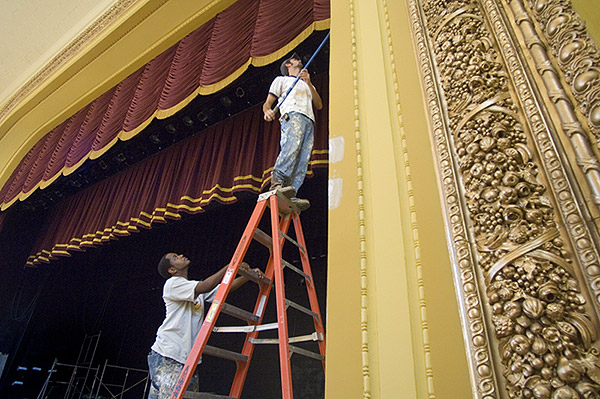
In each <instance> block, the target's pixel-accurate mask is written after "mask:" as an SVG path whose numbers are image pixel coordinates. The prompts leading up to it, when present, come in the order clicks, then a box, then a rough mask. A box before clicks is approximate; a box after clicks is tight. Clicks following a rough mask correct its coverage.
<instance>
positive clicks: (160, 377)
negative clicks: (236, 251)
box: [148, 253, 263, 399]
mask: <svg viewBox="0 0 600 399" xmlns="http://www.w3.org/2000/svg"><path fill="white" fill-rule="evenodd" d="M189 266H190V260H189V259H188V258H186V257H185V256H183V255H177V254H174V253H168V254H166V255H164V256H163V257H162V259H161V260H160V262H159V263H158V273H159V274H160V275H161V276H162V277H164V278H165V279H167V281H166V282H165V285H164V288H163V299H164V301H165V307H166V311H167V314H166V316H165V320H164V321H163V323H162V325H161V326H160V327H159V329H158V332H157V333H156V341H155V342H154V345H152V350H151V351H150V354H149V355H148V368H149V371H150V379H151V384H150V393H149V395H148V399H167V398H169V396H171V393H172V392H173V388H174V386H175V382H176V381H177V377H179V374H180V373H181V370H182V369H183V365H184V364H185V362H186V360H187V357H188V355H189V353H190V350H191V349H192V345H194V340H195V339H196V336H197V335H198V331H200V327H201V326H202V322H203V320H204V302H205V301H207V302H212V301H213V299H214V298H215V295H216V293H217V290H218V288H219V283H220V282H221V280H222V279H223V276H224V275H225V272H226V271H227V267H228V266H229V265H226V266H225V267H223V268H222V269H221V270H219V271H218V272H216V273H215V274H213V275H212V276H210V277H208V278H206V279H205V280H202V281H194V280H188V269H189ZM240 269H244V270H248V269H249V266H248V264H247V263H245V262H243V263H242V264H240ZM254 271H255V272H256V273H257V274H258V277H259V278H262V277H263V274H262V272H261V271H260V269H258V268H256V269H254ZM247 281H248V279H247V278H246V277H237V278H236V279H235V280H234V281H233V282H232V283H231V291H234V290H236V289H238V288H239V287H241V286H242V285H243V284H245V283H246V282H247ZM196 370H197V369H196ZM189 390H191V391H197V390H198V375H197V372H196V373H195V375H194V376H193V377H192V380H191V382H190V385H189Z"/></svg>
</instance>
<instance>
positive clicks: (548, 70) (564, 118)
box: [509, 0, 600, 205]
mask: <svg viewBox="0 0 600 399" xmlns="http://www.w3.org/2000/svg"><path fill="white" fill-rule="evenodd" d="M509 3H510V8H511V9H512V11H513V13H514V15H515V18H516V20H517V23H518V26H519V28H520V30H521V32H522V34H523V36H524V38H525V42H526V44H527V47H528V49H529V51H530V54H531V55H532V58H533V59H534V62H535V66H536V69H537V71H538V72H539V74H540V76H541V79H542V81H543V82H544V85H545V87H546V90H547V91H548V94H549V96H550V98H551V100H552V106H553V107H554V108H555V109H556V111H557V114H558V117H559V119H560V122H561V126H562V129H563V131H564V132H565V133H566V135H567V137H568V140H569V141H570V143H571V146H572V149H573V152H574V154H575V156H576V157H577V164H578V165H579V167H580V168H581V170H582V172H583V173H584V176H585V177H586V180H587V183H588V186H589V187H590V190H591V191H592V200H593V202H594V203H595V204H596V205H600V166H599V165H598V160H597V157H596V155H595V153H594V150H593V149H592V147H591V143H590V141H589V139H590V137H588V133H587V132H586V131H585V129H584V127H583V125H582V124H581V123H580V121H579V119H578V118H577V115H576V106H575V105H573V103H572V102H571V98H570V97H569V95H568V94H567V92H566V90H567V89H565V88H564V87H563V85H562V82H561V78H560V76H561V72H559V71H557V70H556V69H555V68H554V64H553V63H552V60H551V56H550V55H549V54H548V52H547V47H546V45H545V44H544V42H543V41H542V39H541V38H540V37H539V36H538V34H537V31H536V29H535V26H534V22H533V18H532V17H531V16H530V15H529V13H528V12H527V10H526V9H525V7H524V5H523V2H522V1H521V0H512V1H509ZM541 3H542V2H539V3H538V5H542V8H543V9H547V5H543V4H541ZM537 8H540V7H537ZM559 20H562V17H561V18H559ZM555 25H561V24H560V23H558V22H554V23H551V24H550V26H555ZM556 29H558V28H557V27H556V26H555V27H554V28H552V29H550V31H552V32H554V31H555V30H556ZM547 30H548V29H547ZM552 36H553V37H556V36H557V34H556V33H555V34H553V35H552ZM592 45H593V43H592ZM561 47H562V48H565V47H566V48H567V50H565V51H563V53H564V54H563V58H564V59H567V58H570V59H573V58H574V57H575V56H574V55H573V54H571V53H575V52H576V50H575V48H578V45H577V46H576V47H572V43H563V44H562V45H561ZM588 54H589V52H588ZM596 57H597V58H598V54H596ZM584 65H586V64H585V63H584ZM596 69H597V68H596ZM599 71H600V70H599ZM563 72H564V70H563ZM590 73H591V71H590V68H586V67H585V66H584V67H583V68H582V69H581V70H571V71H568V74H569V75H576V76H584V77H585V76H588V75H589V74H590ZM565 76H568V75H567V74H565ZM598 77H600V74H598ZM576 79H579V80H582V79H583V80H586V78H581V77H579V78H576ZM570 80H571V81H572V80H573V79H570ZM580 83H582V82H580ZM596 83H598V79H596ZM583 86H585V88H586V90H585V91H587V89H588V88H592V90H590V91H591V93H587V94H588V97H587V98H586V96H583V95H582V96H580V97H584V98H582V100H584V101H583V102H579V106H580V108H581V109H582V110H583V109H585V110H587V111H588V123H590V122H593V119H594V118H593V116H592V115H593V114H594V111H593V110H590V106H589V105H590V100H591V101H592V104H593V93H594V90H593V87H594V86H597V87H596V89H597V90H596V97H598V98H597V102H598V104H597V106H596V108H598V109H597V111H596V113H598V117H599V118H600V85H595V84H594V82H593V81H587V82H585V84H584V85H583ZM583 86H582V87H583ZM581 94H583V93H581ZM590 94H592V95H590ZM592 108H594V107H593V106H592ZM599 122H600V120H599ZM589 128H591V131H592V132H594V130H598V131H599V132H600V129H594V127H593V123H592V124H590V126H589ZM598 128H600V124H599V126H598ZM592 140H593V138H592Z"/></svg>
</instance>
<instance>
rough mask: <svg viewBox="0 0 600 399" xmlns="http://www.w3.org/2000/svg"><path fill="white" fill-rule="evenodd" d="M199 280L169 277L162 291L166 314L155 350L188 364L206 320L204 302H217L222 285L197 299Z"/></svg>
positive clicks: (157, 334)
mask: <svg viewBox="0 0 600 399" xmlns="http://www.w3.org/2000/svg"><path fill="white" fill-rule="evenodd" d="M196 284H198V281H194V280H188V279H186V278H185V277H180V276H173V277H170V278H169V279H168V280H167V281H166V282H165V286H164V288H163V300H164V301H165V307H166V310H167V315H166V316H165V321H163V323H162V324H161V326H160V327H159V328H158V331H157V333H156V341H155V342H154V345H152V350H153V351H155V352H157V353H159V354H161V355H162V356H165V357H168V358H171V359H173V360H175V361H177V362H179V363H182V364H185V362H186V361H187V358H188V355H189V354H190V351H191V350H192V346H193V345H194V341H195V340H196V337H197V336H198V332H199V331H200V327H201V326H202V322H203V320H204V302H205V301H207V302H212V301H213V300H214V299H215V295H216V294H217V290H218V289H219V285H217V286H216V287H215V288H214V289H213V290H212V291H210V292H207V293H205V294H200V295H198V297H196V298H194V289H195V288H196Z"/></svg>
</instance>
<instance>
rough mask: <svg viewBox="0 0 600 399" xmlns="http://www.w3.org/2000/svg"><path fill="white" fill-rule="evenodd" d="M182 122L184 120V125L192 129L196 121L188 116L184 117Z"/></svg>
mask: <svg viewBox="0 0 600 399" xmlns="http://www.w3.org/2000/svg"><path fill="white" fill-rule="evenodd" d="M182 120H183V124H184V125H186V126H188V127H190V126H192V125H193V124H194V120H193V119H192V118H190V117H189V116H187V115H186V116H184V117H183V119H182Z"/></svg>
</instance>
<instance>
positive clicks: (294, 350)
mask: <svg viewBox="0 0 600 399" xmlns="http://www.w3.org/2000/svg"><path fill="white" fill-rule="evenodd" d="M294 353H297V354H299V355H302V356H306V357H312V358H313V359H317V360H321V361H323V360H325V356H323V355H321V354H320V353H316V352H312V351H308V350H306V349H302V348H298V347H297V346H292V345H290V356H292V355H293V354H294Z"/></svg>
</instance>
